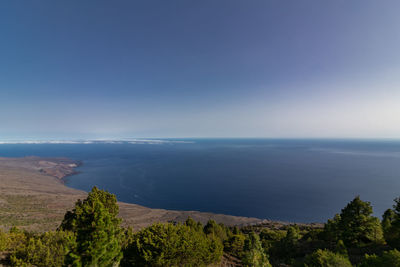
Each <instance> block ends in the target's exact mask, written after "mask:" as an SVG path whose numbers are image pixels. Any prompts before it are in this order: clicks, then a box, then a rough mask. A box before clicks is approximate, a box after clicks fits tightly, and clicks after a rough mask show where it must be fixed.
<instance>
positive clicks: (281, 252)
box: [277, 225, 301, 262]
mask: <svg viewBox="0 0 400 267" xmlns="http://www.w3.org/2000/svg"><path fill="white" fill-rule="evenodd" d="M300 238H301V235H300V229H299V228H298V227H297V226H296V225H295V226H290V227H289V228H288V230H287V232H286V236H285V237H284V238H282V239H281V240H280V242H279V243H278V244H277V250H278V253H277V254H278V256H279V257H280V258H284V259H286V260H290V259H292V258H294V257H295V256H296V255H297V254H298V246H297V245H298V242H299V240H300ZM286 262H288V261H286Z"/></svg>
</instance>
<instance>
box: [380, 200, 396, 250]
mask: <svg viewBox="0 0 400 267" xmlns="http://www.w3.org/2000/svg"><path fill="white" fill-rule="evenodd" d="M394 201H395V205H393V209H394V210H391V209H389V210H387V211H385V213H384V214H383V220H382V223H383V227H384V231H385V232H384V233H385V239H386V241H387V243H388V244H389V245H390V246H392V247H393V248H396V249H400V198H396V199H395V200H394Z"/></svg>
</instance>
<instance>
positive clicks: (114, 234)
mask: <svg viewBox="0 0 400 267" xmlns="http://www.w3.org/2000/svg"><path fill="white" fill-rule="evenodd" d="M117 215H118V205H117V200H116V197H115V195H112V194H110V193H108V192H105V191H102V190H99V189H97V188H96V187H93V189H92V191H91V192H90V193H89V195H88V197H87V198H86V199H85V200H83V201H81V200H78V201H77V203H76V205H75V208H74V210H73V211H72V212H67V213H66V214H65V217H64V220H63V222H62V224H61V226H60V229H62V230H69V231H72V232H74V233H75V235H76V246H75V247H74V248H72V250H71V252H70V253H69V254H68V255H67V257H66V262H67V263H68V264H71V265H72V266H91V267H97V266H113V265H117V264H118V263H119V261H120V260H121V258H122V252H121V237H122V229H121V227H120V223H121V220H120V219H119V218H117Z"/></svg>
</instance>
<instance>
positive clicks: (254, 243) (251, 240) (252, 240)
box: [242, 232, 271, 267]
mask: <svg viewBox="0 0 400 267" xmlns="http://www.w3.org/2000/svg"><path fill="white" fill-rule="evenodd" d="M242 263H243V265H244V266H246V267H270V266H271V264H270V263H269V261H268V258H267V255H265V252H264V249H263V248H262V246H261V242H260V238H259V236H258V235H257V234H255V233H254V232H251V233H250V234H249V235H248V238H247V239H246V241H245V245H244V256H243V258H242Z"/></svg>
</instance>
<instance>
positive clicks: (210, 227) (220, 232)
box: [204, 220, 229, 242]
mask: <svg viewBox="0 0 400 267" xmlns="http://www.w3.org/2000/svg"><path fill="white" fill-rule="evenodd" d="M228 232H229V230H228V228H226V227H225V226H224V225H221V224H217V223H216V222H215V221H214V220H209V221H208V222H207V224H206V225H205V226H204V233H205V234H206V235H212V236H214V237H216V238H218V239H219V240H221V242H224V241H225V240H227V239H228Z"/></svg>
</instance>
